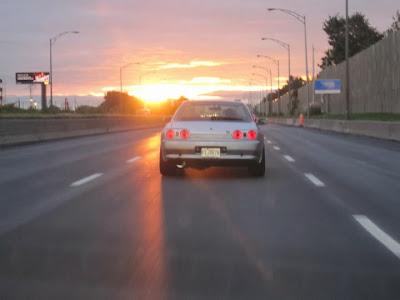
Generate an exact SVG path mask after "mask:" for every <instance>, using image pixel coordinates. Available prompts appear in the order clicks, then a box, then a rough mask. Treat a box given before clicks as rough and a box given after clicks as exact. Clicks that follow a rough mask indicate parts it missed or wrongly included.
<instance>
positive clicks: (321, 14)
mask: <svg viewBox="0 0 400 300" xmlns="http://www.w3.org/2000/svg"><path fill="white" fill-rule="evenodd" d="M268 7H279V8H286V9H290V10H293V11H295V12H297V13H299V14H302V15H305V16H306V18H307V35H308V49H309V51H308V53H309V68H310V73H311V71H312V51H311V48H312V44H314V45H315V48H316V53H315V58H316V64H317V63H319V62H320V57H321V56H322V55H323V51H324V50H325V49H326V48H327V46H328V44H327V37H326V35H325V33H324V32H323V30H322V23H323V21H324V20H326V19H327V18H328V16H330V15H335V14H336V13H339V14H341V15H344V10H345V1H326V0H321V1H318V0H304V1H290V0H280V1H267V0H196V1H195V0H169V1H161V0H158V1H155V0H131V1H128V0H113V1H105V0H103V1H100V0H68V1H58V0H35V1H33V0H29V1H27V0H1V1H0V25H1V26H0V46H1V50H0V53H1V56H0V79H3V85H2V86H3V89H4V87H6V93H7V102H14V101H15V100H16V99H17V98H19V99H20V100H21V101H28V99H29V86H28V85H16V83H15V73H16V72H34V71H49V69H50V67H49V40H50V38H51V37H54V36H55V35H57V34H58V33H60V32H64V31H69V30H77V31H79V32H80V33H79V34H68V35H65V36H63V37H61V38H60V39H59V40H57V42H56V43H55V44H54V45H53V82H54V84H53V93H54V95H55V96H56V98H55V99H57V101H59V103H61V99H64V98H65V97H67V98H68V99H70V100H71V101H73V99H76V101H77V102H78V103H81V104H82V103H86V104H92V105H97V104H99V103H100V102H101V101H102V97H103V95H104V93H105V92H106V91H108V90H119V89H120V68H121V67H122V66H126V65H127V64H129V63H132V64H131V65H129V66H127V67H125V68H124V69H123V72H122V74H123V76H122V78H123V89H124V91H126V92H129V93H130V94H132V95H135V96H139V97H143V98H144V99H146V100H147V101H160V100H163V99H165V98H169V97H179V96H180V95H184V96H186V97H188V98H191V99H204V98H213V97H220V98H222V99H234V98H246V97H248V94H246V93H245V91H246V90H249V89H250V88H253V89H259V88H261V87H263V86H264V85H265V79H263V77H262V76H259V75H252V73H258V74H260V75H265V74H266V73H265V72H264V71H263V70H262V69H253V68H252V66H253V65H259V66H264V67H268V68H272V76H273V87H276V85H277V81H276V79H277V68H276V66H275V65H274V64H273V63H272V62H270V61H268V60H266V59H263V58H257V57H256V55H257V54H262V55H267V56H270V57H273V58H275V59H279V60H280V65H281V82H285V80H286V79H287V75H288V70H287V69H288V61H287V51H286V50H285V49H284V48H283V47H281V46H279V45H278V44H276V43H274V42H271V41H261V38H262V37H269V38H275V39H279V40H282V41H284V42H286V43H289V44H290V45H291V51H292V53H291V54H292V56H291V65H292V66H291V67H292V72H291V73H292V75H295V76H301V75H305V59H304V31H303V25H302V24H301V23H300V22H299V21H297V20H296V19H294V18H293V17H291V16H289V15H287V14H284V13H282V12H279V11H274V12H267V8H268ZM397 9H400V4H399V1H398V0H382V1H376V0H354V1H352V0H350V1H349V10H350V13H354V12H356V11H358V12H361V13H363V14H365V15H366V17H367V18H368V19H369V21H370V23H371V24H372V25H373V26H374V27H377V28H378V30H380V31H383V30H386V29H387V28H388V27H389V26H390V24H391V23H392V16H393V15H395V13H396V10H397ZM135 63H140V64H135ZM316 71H317V72H318V71H319V69H318V68H317V69H316ZM268 82H269V79H268ZM268 88H269V87H268ZM33 95H34V98H35V99H37V101H39V102H40V88H39V86H36V87H34V89H33Z"/></svg>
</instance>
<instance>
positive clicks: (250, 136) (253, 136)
mask: <svg viewBox="0 0 400 300" xmlns="http://www.w3.org/2000/svg"><path fill="white" fill-rule="evenodd" d="M247 138H248V139H249V140H255V139H256V138H257V132H255V131H254V130H250V131H249V132H248V133H247Z"/></svg>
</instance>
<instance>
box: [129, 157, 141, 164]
mask: <svg viewBox="0 0 400 300" xmlns="http://www.w3.org/2000/svg"><path fill="white" fill-rule="evenodd" d="M139 159H141V157H140V156H136V157H134V158H131V159H128V160H127V161H126V163H127V164H131V163H133V162H135V161H137V160H139Z"/></svg>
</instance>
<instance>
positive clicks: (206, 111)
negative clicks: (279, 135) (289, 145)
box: [160, 100, 265, 176]
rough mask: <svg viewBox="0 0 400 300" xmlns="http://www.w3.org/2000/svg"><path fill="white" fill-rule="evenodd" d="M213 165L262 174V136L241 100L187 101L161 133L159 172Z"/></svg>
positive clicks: (171, 172) (170, 173)
mask: <svg viewBox="0 0 400 300" xmlns="http://www.w3.org/2000/svg"><path fill="white" fill-rule="evenodd" d="M213 166H227V167H247V168H248V170H249V173H250V174H251V175H253V176H264V174H265V149H264V135H263V134H262V132H261V131H260V130H259V128H258V127H257V125H256V123H255V122H254V120H253V117H252V114H251V113H250V111H249V110H248V108H247V106H246V105H245V104H243V103H242V102H238V101H222V100H220V101H186V102H184V103H182V104H181V106H180V107H179V108H178V109H177V111H176V113H175V114H174V116H173V117H172V119H171V121H170V122H169V123H168V124H167V125H166V126H165V127H164V129H163V130H162V132H161V146H160V172H161V174H162V175H175V174H176V171H177V169H183V168H188V167H190V168H195V169H204V168H208V167H213Z"/></svg>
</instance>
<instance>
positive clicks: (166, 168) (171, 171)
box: [160, 150, 177, 176]
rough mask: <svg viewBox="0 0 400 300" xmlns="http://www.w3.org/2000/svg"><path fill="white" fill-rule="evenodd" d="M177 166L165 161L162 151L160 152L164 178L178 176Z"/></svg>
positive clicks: (161, 171)
mask: <svg viewBox="0 0 400 300" xmlns="http://www.w3.org/2000/svg"><path fill="white" fill-rule="evenodd" d="M176 169H177V168H176V166H175V165H174V164H171V163H169V162H166V161H164V159H163V157H162V155H161V150H160V173H161V175H163V176H174V175H176Z"/></svg>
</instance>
